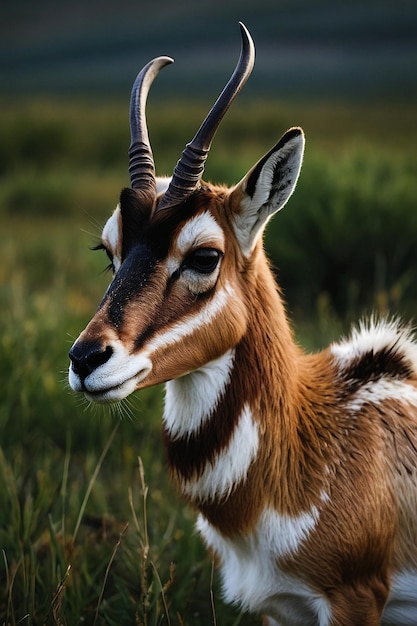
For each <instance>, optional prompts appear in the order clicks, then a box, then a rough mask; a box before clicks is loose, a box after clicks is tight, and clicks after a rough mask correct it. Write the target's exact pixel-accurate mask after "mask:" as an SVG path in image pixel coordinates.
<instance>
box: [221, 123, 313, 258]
mask: <svg viewBox="0 0 417 626" xmlns="http://www.w3.org/2000/svg"><path fill="white" fill-rule="evenodd" d="M303 152H304V133H303V131H302V129H301V128H291V129H290V130H288V131H287V132H286V133H285V135H283V137H281V139H280V140H279V142H278V143H277V144H276V146H274V147H273V148H272V150H270V151H269V152H268V154H266V155H265V156H264V157H263V158H262V159H261V160H260V161H258V163H257V164H256V165H254V167H253V168H252V169H251V170H250V171H249V172H248V173H247V174H246V176H245V177H244V178H243V180H241V182H240V183H239V184H238V185H237V187H235V189H234V190H233V191H232V194H231V206H232V207H233V206H236V207H237V205H238V207H239V208H236V209H235V211H236V213H235V215H234V223H235V230H236V236H237V238H238V240H239V243H240V245H241V248H242V250H243V252H244V253H245V254H246V255H249V254H250V253H251V252H252V250H253V248H254V246H255V244H256V241H257V240H258V237H259V235H260V234H261V233H262V230H263V228H264V226H265V224H266V223H267V221H268V220H269V218H270V217H271V216H272V215H274V213H276V212H277V211H279V210H280V209H282V207H283V206H284V205H285V203H286V202H287V200H288V198H289V197H290V196H291V194H292V192H293V191H294V189H295V185H296V183H297V179H298V175H299V173H300V169H301V163H302V160H303Z"/></svg>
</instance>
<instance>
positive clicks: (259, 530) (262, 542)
mask: <svg viewBox="0 0 417 626" xmlns="http://www.w3.org/2000/svg"><path fill="white" fill-rule="evenodd" d="M318 516H319V513H318V511H317V509H316V508H313V509H312V510H311V511H309V512H307V513H303V514H302V515H300V516H299V517H297V518H290V517H288V516H281V515H278V514H277V513H276V512H275V511H273V510H265V511H264V513H263V514H262V516H261V517H260V519H259V522H258V525H257V527H256V529H255V531H254V532H252V533H251V534H250V535H248V536H247V537H244V538H239V539H236V540H231V539H225V538H223V537H222V536H221V535H220V534H219V533H218V532H217V531H216V529H215V528H213V526H211V525H210V524H209V523H208V521H207V520H206V519H205V518H204V517H203V516H200V517H199V519H198V522H197V528H198V530H199V532H200V533H201V534H202V536H203V538H204V540H205V541H206V543H207V545H208V546H209V547H211V548H212V549H213V550H214V551H215V553H216V554H217V555H218V556H219V557H220V561H221V576H222V582H223V593H224V599H225V601H226V602H230V603H233V604H236V605H238V606H239V607H240V608H242V609H243V610H247V611H252V612H257V613H264V614H265V615H267V616H269V617H272V618H273V619H274V620H276V621H277V622H278V624H293V625H294V626H298V625H299V626H308V625H309V624H311V625H313V624H314V625H316V624H320V626H327V625H328V624H329V623H330V617H331V616H330V608H329V605H328V603H327V601H326V599H325V598H323V597H321V596H319V595H318V594H317V593H315V592H314V591H313V590H312V589H310V588H309V587H308V586H307V585H306V584H305V583H303V582H301V581H299V580H297V579H295V578H293V577H291V576H289V575H288V574H286V573H285V572H283V571H282V570H280V568H279V558H280V557H284V556H288V555H290V554H291V553H294V552H295V551H296V550H297V548H298V547H299V545H300V543H301V542H302V541H304V540H305V539H306V538H307V536H308V535H309V533H310V532H311V531H312V530H313V529H314V527H315V525H316V523H317V520H318Z"/></svg>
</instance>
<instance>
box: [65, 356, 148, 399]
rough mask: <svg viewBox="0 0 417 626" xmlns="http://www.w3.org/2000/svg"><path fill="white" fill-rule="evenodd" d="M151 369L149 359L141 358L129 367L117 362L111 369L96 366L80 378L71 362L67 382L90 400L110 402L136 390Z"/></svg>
mask: <svg viewBox="0 0 417 626" xmlns="http://www.w3.org/2000/svg"><path fill="white" fill-rule="evenodd" d="M129 370H130V371H129ZM151 370H152V364H151V362H150V361H149V359H146V360H145V361H144V359H143V358H142V359H141V361H140V363H138V362H136V363H133V364H131V365H130V367H129V368H127V367H123V363H122V364H120V363H119V364H118V366H117V365H113V366H112V368H111V370H110V369H109V368H106V366H105V365H103V366H100V367H98V368H96V369H95V370H94V371H93V372H91V374H89V375H88V376H87V377H86V378H81V377H80V376H79V374H78V372H75V371H74V367H73V365H72V364H71V365H70V368H69V383H70V387H71V388H72V389H73V390H74V391H81V392H83V393H84V395H85V397H86V398H87V400H89V401H90V402H95V403H97V404H111V403H112V402H120V401H121V400H123V399H124V398H126V397H127V396H129V395H130V394H131V393H133V392H134V391H136V389H137V388H138V387H139V386H141V383H142V382H143V381H144V380H145V379H146V378H147V376H148V375H149V374H150V372H151ZM123 374H124V375H123Z"/></svg>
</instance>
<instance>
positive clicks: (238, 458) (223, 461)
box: [181, 404, 259, 502]
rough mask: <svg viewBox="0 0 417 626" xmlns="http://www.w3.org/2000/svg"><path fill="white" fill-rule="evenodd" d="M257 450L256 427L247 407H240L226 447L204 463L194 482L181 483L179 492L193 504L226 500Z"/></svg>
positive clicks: (242, 478)
mask: <svg viewBox="0 0 417 626" xmlns="http://www.w3.org/2000/svg"><path fill="white" fill-rule="evenodd" d="M258 448H259V432H258V424H257V422H255V421H254V419H253V417H252V412H251V410H250V408H249V406H248V405H247V404H245V405H244V407H243V410H242V413H241V414H240V417H239V420H238V423H237V425H236V427H235V430H234V432H233V435H232V437H231V439H230V442H229V445H228V446H227V448H226V449H224V450H222V451H221V452H220V453H219V454H218V455H217V456H216V458H215V459H214V461H212V462H211V463H207V464H206V466H205V468H204V471H203V473H202V474H201V476H199V477H198V478H197V479H195V480H194V479H191V480H188V481H183V483H182V484H181V489H182V492H183V493H184V494H185V495H187V496H189V497H190V498H191V499H193V500H194V501H195V502H210V501H212V500H214V499H217V498H227V496H228V495H230V493H231V492H232V491H233V488H234V487H235V486H236V485H238V484H239V483H240V482H241V481H242V480H244V479H245V478H246V476H247V473H248V470H249V467H250V465H251V463H252V462H253V461H254V459H255V458H256V455H257V453H258Z"/></svg>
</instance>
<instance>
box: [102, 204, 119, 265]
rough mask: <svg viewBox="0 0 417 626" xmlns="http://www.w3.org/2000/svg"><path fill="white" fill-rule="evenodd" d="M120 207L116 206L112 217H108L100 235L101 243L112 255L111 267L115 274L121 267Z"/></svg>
mask: <svg viewBox="0 0 417 626" xmlns="http://www.w3.org/2000/svg"><path fill="white" fill-rule="evenodd" d="M120 220H121V215H120V205H119V204H118V205H117V207H116V208H115V210H114V212H113V215H112V216H111V217H109V219H108V220H107V222H106V224H105V225H104V228H103V233H102V235H101V238H102V241H103V243H104V245H105V246H106V248H107V249H108V250H109V252H111V254H112V255H113V266H114V270H115V272H117V271H118V270H119V268H120V265H121V257H122V255H121V250H122V241H121V233H120Z"/></svg>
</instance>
